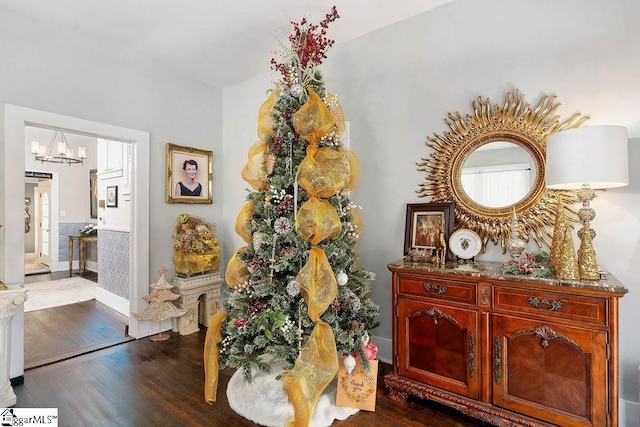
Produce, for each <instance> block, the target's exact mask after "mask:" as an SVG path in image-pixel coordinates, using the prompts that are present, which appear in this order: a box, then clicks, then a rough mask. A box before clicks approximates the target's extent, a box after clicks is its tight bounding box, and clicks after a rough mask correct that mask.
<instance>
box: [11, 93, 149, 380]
mask: <svg viewBox="0 0 640 427" xmlns="http://www.w3.org/2000/svg"><path fill="white" fill-rule="evenodd" d="M33 124H37V125H40V126H44V127H53V128H64V129H72V130H77V131H80V132H83V133H87V134H92V135H96V136H97V137H106V138H111V139H115V140H122V141H126V142H130V143H132V144H133V147H134V156H133V157H134V164H133V170H132V175H131V177H132V180H131V194H132V197H131V213H130V214H131V222H130V224H131V239H130V241H131V243H130V245H131V247H130V252H129V253H130V260H129V268H130V271H129V277H130V286H129V289H130V294H129V309H130V311H132V312H139V311H142V310H143V309H144V300H142V296H143V295H146V294H147V293H148V290H149V133H148V132H143V131H138V130H133V129H127V128H122V127H118V126H113V125H108V124H103V123H98V122H93V121H89V120H83V119H78V118H75V117H70V116H64V115H61V114H56V113H49V112H46V111H41V110H35V109H31V108H26V107H19V106H16V105H10V104H5V105H4V138H3V139H1V140H0V153H1V155H2V160H0V162H2V167H0V187H1V188H0V210H1V212H0V224H2V228H1V229H0V280H2V281H3V282H4V283H5V284H6V285H7V286H9V287H16V286H21V285H22V284H23V282H24V249H23V248H24V185H22V182H24V170H25V162H24V156H25V154H26V153H27V148H28V147H26V143H25V127H26V126H28V125H33ZM28 151H29V152H30V147H29V149H28ZM16 183H20V185H16ZM2 196H4V200H3V197H2ZM3 201H4V204H2V202H3ZM2 238H4V241H3V239H2ZM16 248H20V250H16ZM154 327H155V328H156V329H157V325H156V324H155V323H154V322H148V321H138V320H136V319H135V318H134V317H133V316H130V317H129V334H130V335H131V336H133V337H135V338H142V337H145V336H148V335H151V334H152V333H154V329H153V328H154ZM11 343H12V346H11V353H12V357H11V373H10V377H11V378H14V377H17V376H20V375H22V374H23V373H24V354H23V353H24V313H23V312H22V310H20V313H17V314H16V316H15V317H14V320H13V322H12V337H11Z"/></svg>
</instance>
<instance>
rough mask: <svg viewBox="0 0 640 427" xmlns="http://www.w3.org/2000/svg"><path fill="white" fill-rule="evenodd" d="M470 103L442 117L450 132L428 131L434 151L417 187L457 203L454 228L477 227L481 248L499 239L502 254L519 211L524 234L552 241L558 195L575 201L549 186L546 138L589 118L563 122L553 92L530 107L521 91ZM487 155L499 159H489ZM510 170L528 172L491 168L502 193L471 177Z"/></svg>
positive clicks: (565, 201) (423, 193)
mask: <svg viewBox="0 0 640 427" xmlns="http://www.w3.org/2000/svg"><path fill="white" fill-rule="evenodd" d="M471 106H472V108H473V114H472V115H465V116H462V115H461V114H460V113H459V112H456V113H455V114H452V113H449V114H448V118H447V119H445V123H446V124H447V125H448V126H449V129H450V130H449V131H446V132H444V134H442V135H440V134H437V133H435V134H434V135H433V136H430V137H427V141H426V144H427V146H429V147H430V148H432V149H433V152H432V153H431V154H430V156H429V157H428V158H422V159H421V162H419V163H417V165H418V170H419V171H423V172H426V174H427V179H426V181H425V182H424V183H422V184H420V188H419V190H417V193H418V195H419V197H428V196H430V197H431V201H433V202H436V203H450V202H455V203H456V208H455V212H456V228H468V229H471V230H473V231H475V232H476V233H478V235H479V236H480V238H481V239H482V245H483V251H484V250H486V245H487V243H488V242H489V241H491V242H493V243H494V244H496V245H497V244H498V243H500V245H501V247H502V250H503V252H505V250H506V242H507V240H508V239H509V236H510V234H511V220H512V216H513V212H514V211H515V213H516V215H517V217H518V228H519V233H520V236H521V237H522V238H524V239H525V240H526V241H529V238H530V237H531V238H533V239H534V240H535V242H536V243H537V244H538V246H542V243H543V242H544V243H546V244H547V245H550V243H551V237H552V228H553V224H554V222H555V218H556V213H557V209H558V200H559V197H562V201H563V203H562V206H563V208H565V209H569V208H568V205H569V204H571V203H575V202H576V201H577V199H576V198H575V195H574V193H572V192H566V191H564V192H563V191H556V190H547V189H546V188H545V185H544V176H545V172H544V168H545V153H546V141H547V137H548V136H549V135H550V134H552V133H555V132H559V131H561V130H564V129H568V128H573V127H579V126H581V125H582V123H584V122H585V121H586V120H587V119H588V118H589V117H588V116H583V115H581V114H580V113H575V114H574V115H572V116H571V117H569V118H568V119H566V120H564V121H561V118H560V116H558V115H557V114H556V111H557V110H558V107H559V106H560V104H559V103H558V102H556V97H555V96H543V97H542V98H541V99H540V101H539V102H538V104H537V105H536V106H535V107H532V106H530V105H529V104H528V103H527V102H525V101H524V94H520V93H519V92H518V90H514V91H512V92H507V93H506V95H505V100H504V104H503V105H502V106H501V105H498V104H492V103H491V101H490V100H489V98H486V99H482V98H481V97H478V98H477V99H476V100H474V101H472V103H471ZM498 150H500V151H498ZM488 159H491V160H492V161H493V162H495V164H493V165H491V164H488V163H487V161H488ZM505 170H507V171H514V170H519V171H523V172H522V173H519V174H518V175H517V178H513V176H514V175H508V177H507V178H505V177H504V176H503V177H499V176H498V175H496V174H495V173H494V174H492V175H493V179H496V177H497V180H498V182H499V184H498V188H497V191H496V185H495V184H494V185H493V189H486V188H485V186H484V185H483V183H482V179H475V178H473V179H472V178H470V177H472V175H474V174H475V175H477V176H481V175H483V173H484V174H485V175H486V171H492V172H496V171H498V172H505ZM513 181H519V182H520V184H519V185H518V186H517V188H515V189H510V190H509V191H507V188H506V186H507V183H512V182H513ZM483 193H490V194H493V195H489V196H485V195H483ZM507 193H508V195H507V196H506V198H505V197H504V196H505V194H507ZM571 212H573V211H569V212H568V213H569V216H572V215H571Z"/></svg>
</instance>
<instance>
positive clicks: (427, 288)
mask: <svg viewBox="0 0 640 427" xmlns="http://www.w3.org/2000/svg"><path fill="white" fill-rule="evenodd" d="M476 286H477V284H476V283H474V282H459V281H456V280H443V279H439V278H435V277H425V276H401V277H400V283H399V292H400V293H401V294H404V295H415V296H420V297H429V298H436V299H438V300H442V301H452V302H459V303H463V304H471V305H475V304H476Z"/></svg>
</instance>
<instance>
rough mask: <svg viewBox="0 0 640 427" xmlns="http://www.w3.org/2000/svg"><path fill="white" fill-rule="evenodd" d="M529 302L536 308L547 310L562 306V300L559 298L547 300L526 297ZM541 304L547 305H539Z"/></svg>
mask: <svg viewBox="0 0 640 427" xmlns="http://www.w3.org/2000/svg"><path fill="white" fill-rule="evenodd" d="M527 301H529V304H531V305H532V306H533V307H535V308H538V309H540V310H548V311H558V310H560V309H561V308H562V301H560V300H551V301H549V300H548V299H547V298H542V299H540V300H539V299H538V298H536V297H529V298H527ZM541 305H546V306H548V307H541Z"/></svg>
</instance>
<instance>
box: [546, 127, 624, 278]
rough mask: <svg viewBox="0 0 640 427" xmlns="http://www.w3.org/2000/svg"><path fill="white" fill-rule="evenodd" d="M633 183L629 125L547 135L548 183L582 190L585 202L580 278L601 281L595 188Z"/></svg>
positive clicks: (565, 131) (579, 194) (581, 212)
mask: <svg viewBox="0 0 640 427" xmlns="http://www.w3.org/2000/svg"><path fill="white" fill-rule="evenodd" d="M628 184H629V158H628V140H627V128H625V127H623V126H587V127H582V128H574V129H567V130H563V131H560V132H557V133H554V134H551V135H549V136H548V137H547V161H546V165H545V185H546V186H547V188H551V189H556V190H578V191H577V194H576V195H577V197H578V200H580V202H582V207H581V208H580V210H579V211H578V217H579V218H580V219H581V220H582V229H581V230H580V231H578V236H579V237H580V250H579V251H578V269H579V271H580V279H582V280H598V279H599V278H600V271H599V268H598V263H597V261H596V254H595V250H594V249H593V241H592V240H593V238H594V237H595V235H596V233H595V231H594V230H593V229H591V228H590V222H591V221H592V220H593V219H594V218H595V217H596V213H595V211H594V210H593V208H592V207H591V206H589V202H591V200H593V199H594V198H595V197H596V194H595V191H594V190H601V189H606V188H613V187H622V186H625V185H628Z"/></svg>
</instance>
